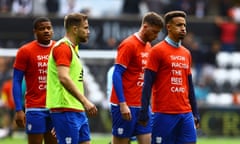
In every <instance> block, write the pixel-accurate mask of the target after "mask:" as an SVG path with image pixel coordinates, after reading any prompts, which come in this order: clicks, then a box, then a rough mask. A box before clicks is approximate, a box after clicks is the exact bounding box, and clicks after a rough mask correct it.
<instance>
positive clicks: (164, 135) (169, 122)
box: [151, 113, 180, 144]
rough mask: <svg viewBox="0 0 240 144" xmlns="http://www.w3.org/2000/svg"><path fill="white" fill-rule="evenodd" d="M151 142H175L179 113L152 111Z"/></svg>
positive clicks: (154, 143) (165, 143)
mask: <svg viewBox="0 0 240 144" xmlns="http://www.w3.org/2000/svg"><path fill="white" fill-rule="evenodd" d="M152 118H153V120H152V138H151V144H159V143H161V144H175V141H176V125H177V124H178V122H179V120H180V116H179V115H175V114H163V113H154V115H153V117H152Z"/></svg>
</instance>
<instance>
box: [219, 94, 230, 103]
mask: <svg viewBox="0 0 240 144" xmlns="http://www.w3.org/2000/svg"><path fill="white" fill-rule="evenodd" d="M218 103H219V105H231V104H233V96H232V94H231V93H221V94H219V97H218Z"/></svg>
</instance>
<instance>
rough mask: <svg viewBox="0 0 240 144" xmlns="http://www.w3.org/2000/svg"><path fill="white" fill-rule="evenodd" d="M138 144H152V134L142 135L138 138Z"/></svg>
mask: <svg viewBox="0 0 240 144" xmlns="http://www.w3.org/2000/svg"><path fill="white" fill-rule="evenodd" d="M137 141H138V144H150V143H151V134H150V133H148V134H141V135H138V136H137Z"/></svg>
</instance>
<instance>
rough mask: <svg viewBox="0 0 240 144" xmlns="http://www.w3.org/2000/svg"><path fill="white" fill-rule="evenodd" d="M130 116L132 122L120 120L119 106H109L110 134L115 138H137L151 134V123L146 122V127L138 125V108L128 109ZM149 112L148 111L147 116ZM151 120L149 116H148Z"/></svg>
mask: <svg viewBox="0 0 240 144" xmlns="http://www.w3.org/2000/svg"><path fill="white" fill-rule="evenodd" d="M129 108H130V111H131V115H132V120H131V121H127V120H124V119H122V115H121V112H120V107H119V106H114V105H112V106H111V114H112V134H113V135H114V136H117V137H122V138H131V137H132V136H137V135H141V134H147V133H151V130H152V128H151V124H150V123H151V122H148V125H147V126H145V127H144V126H142V125H140V124H139V123H138V114H139V112H140V108H137V107H129ZM150 115H151V112H150V111H149V116H150ZM150 118H151V116H150Z"/></svg>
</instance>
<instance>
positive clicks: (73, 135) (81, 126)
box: [51, 112, 90, 144]
mask: <svg viewBox="0 0 240 144" xmlns="http://www.w3.org/2000/svg"><path fill="white" fill-rule="evenodd" d="M51 118H52V121H53V124H54V128H55V131H56V135H57V140H58V144H68V143H69V144H70V143H71V144H78V143H82V142H85V141H90V129H89V124H88V118H87V116H86V114H85V112H53V113H51Z"/></svg>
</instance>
